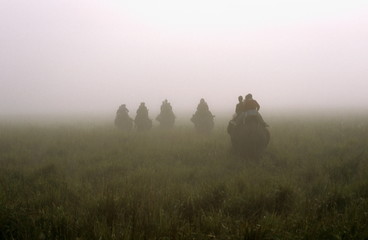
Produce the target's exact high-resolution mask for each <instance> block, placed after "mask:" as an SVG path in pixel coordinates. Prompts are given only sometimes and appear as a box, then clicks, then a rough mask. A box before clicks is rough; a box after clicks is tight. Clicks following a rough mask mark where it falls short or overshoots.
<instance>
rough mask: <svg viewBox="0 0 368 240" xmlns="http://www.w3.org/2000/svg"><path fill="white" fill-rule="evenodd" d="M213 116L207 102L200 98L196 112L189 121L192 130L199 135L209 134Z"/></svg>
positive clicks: (212, 124)
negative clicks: (192, 127) (192, 125)
mask: <svg viewBox="0 0 368 240" xmlns="http://www.w3.org/2000/svg"><path fill="white" fill-rule="evenodd" d="M214 117H215V116H214V115H212V113H211V111H210V110H209V107H208V104H207V102H206V101H205V100H204V99H203V98H202V99H201V100H200V102H199V104H198V106H197V111H196V112H195V113H194V115H193V116H192V118H191V119H190V120H191V121H192V122H193V123H194V128H195V130H196V131H197V132H199V133H209V132H211V131H212V129H213V127H214V121H213V119H214Z"/></svg>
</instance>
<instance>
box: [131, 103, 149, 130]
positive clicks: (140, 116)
mask: <svg viewBox="0 0 368 240" xmlns="http://www.w3.org/2000/svg"><path fill="white" fill-rule="evenodd" d="M134 122H135V125H136V127H137V129H138V130H149V129H151V128H152V120H151V119H149V117H148V109H147V107H146V104H145V103H144V102H142V103H141V104H140V105H139V108H138V109H137V115H136V116H135V119H134Z"/></svg>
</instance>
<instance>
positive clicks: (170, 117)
mask: <svg viewBox="0 0 368 240" xmlns="http://www.w3.org/2000/svg"><path fill="white" fill-rule="evenodd" d="M156 120H157V121H158V122H160V127H161V128H171V127H173V126H174V122H175V114H174V112H173V110H172V106H171V104H170V103H169V101H167V99H165V100H164V101H163V102H162V104H161V111H160V114H159V115H158V116H157V117H156Z"/></svg>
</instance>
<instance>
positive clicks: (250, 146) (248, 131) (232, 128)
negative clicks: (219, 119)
mask: <svg viewBox="0 0 368 240" xmlns="http://www.w3.org/2000/svg"><path fill="white" fill-rule="evenodd" d="M238 100H239V103H238V104H237V106H236V110H235V111H236V114H235V115H234V117H233V119H232V120H231V121H230V122H229V124H228V127H227V132H228V133H229V134H230V137H231V143H232V145H233V148H234V150H235V151H236V152H238V153H240V154H241V155H243V156H245V157H251V158H258V157H259V156H260V155H261V154H262V153H263V151H264V150H265V148H266V147H267V145H268V143H269V141H270V132H269V131H268V129H267V128H266V127H268V125H267V124H266V123H265V122H264V120H263V118H262V117H261V115H260V114H259V112H258V110H259V109H260V105H259V104H258V102H257V101H256V100H254V99H253V97H252V94H248V95H247V96H246V97H245V101H244V102H243V103H241V102H240V100H241V97H239V98H238ZM238 106H239V107H238ZM239 108H240V109H241V111H239V112H237V111H238V110H239Z"/></svg>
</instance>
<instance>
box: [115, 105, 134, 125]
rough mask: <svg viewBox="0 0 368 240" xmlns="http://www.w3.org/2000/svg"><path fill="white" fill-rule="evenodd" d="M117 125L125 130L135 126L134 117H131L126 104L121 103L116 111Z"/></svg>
mask: <svg viewBox="0 0 368 240" xmlns="http://www.w3.org/2000/svg"><path fill="white" fill-rule="evenodd" d="M115 126H116V127H117V128H119V129H121V130H124V131H130V130H132V128H133V119H132V118H131V117H129V110H128V109H127V107H126V106H125V104H122V105H120V107H119V109H118V110H117V111H116V117H115Z"/></svg>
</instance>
